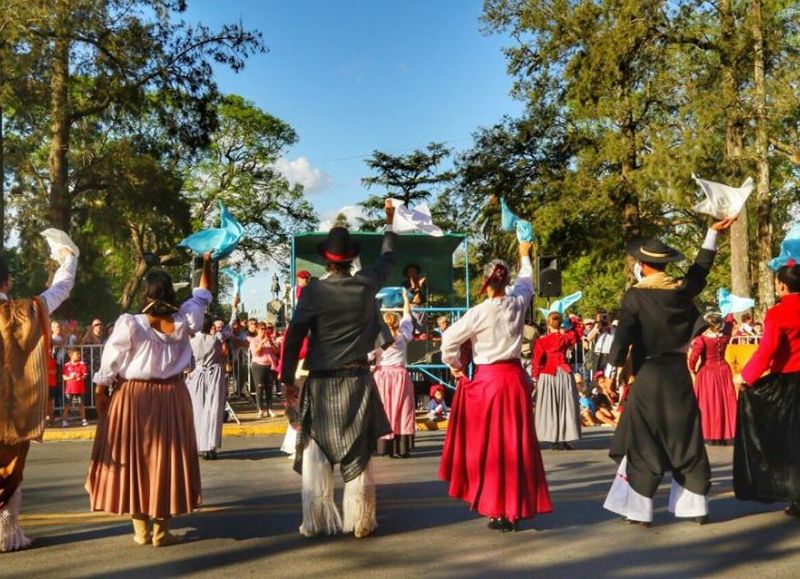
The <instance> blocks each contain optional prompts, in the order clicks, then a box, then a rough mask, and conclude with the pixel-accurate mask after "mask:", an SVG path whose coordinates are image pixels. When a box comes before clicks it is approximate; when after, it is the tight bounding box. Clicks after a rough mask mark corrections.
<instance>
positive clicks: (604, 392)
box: [592, 373, 620, 427]
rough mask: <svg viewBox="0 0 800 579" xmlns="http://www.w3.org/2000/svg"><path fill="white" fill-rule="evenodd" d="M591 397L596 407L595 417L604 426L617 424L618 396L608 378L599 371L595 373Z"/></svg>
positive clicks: (618, 412) (618, 414) (618, 413)
mask: <svg viewBox="0 0 800 579" xmlns="http://www.w3.org/2000/svg"><path fill="white" fill-rule="evenodd" d="M592 399H593V400H594V404H595V406H596V408H597V410H596V411H595V414H594V416H595V418H596V419H597V420H599V421H600V422H601V423H602V424H603V425H605V426H612V427H615V426H617V422H618V421H619V416H620V411H619V408H618V402H619V397H618V396H617V393H616V391H615V390H614V383H613V381H612V380H611V379H610V378H606V377H605V376H604V375H602V374H601V373H597V374H596V375H595V380H594V388H592Z"/></svg>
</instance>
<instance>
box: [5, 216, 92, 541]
mask: <svg viewBox="0 0 800 579" xmlns="http://www.w3.org/2000/svg"><path fill="white" fill-rule="evenodd" d="M59 234H60V235H62V236H63V238H62V239H68V238H67V237H66V235H65V234H63V233H60V232H59ZM48 241H49V242H50V243H51V252H52V253H53V254H54V255H55V256H56V257H58V261H59V268H58V270H57V271H56V273H55V276H54V277H53V283H52V284H51V285H50V287H49V288H48V289H46V290H45V291H44V292H42V293H41V294H40V295H39V296H38V297H35V298H32V299H14V300H11V299H9V297H8V292H9V291H10V290H11V274H10V271H9V269H8V262H7V261H6V258H5V256H4V255H0V347H2V351H3V355H4V365H3V372H2V373H0V553H5V552H7V551H16V550H18V549H25V548H27V547H30V545H31V540H30V539H28V538H27V537H26V536H25V534H24V533H23V532H22V528H21V527H20V526H19V521H18V517H19V512H20V507H21V505H22V489H21V485H22V475H23V471H24V469H25V459H26V458H27V456H28V450H29V448H30V444H31V441H32V440H36V441H41V440H42V433H43V432H44V426H45V414H46V410H47V400H48V384H47V374H48V371H47V356H48V355H49V353H50V344H49V342H48V337H49V335H50V334H49V325H48V324H49V322H48V316H49V314H50V313H51V312H53V311H55V310H56V308H58V306H60V305H61V304H62V303H63V302H64V300H66V299H67V297H68V296H69V293H70V291H71V290H72V286H73V285H74V283H75V270H76V268H77V266H78V259H77V258H78V251H77V248H75V246H74V244H73V243H72V241H69V242H68V243H67V244H65V245H58V246H55V245H54V244H53V242H52V241H51V239H50V238H48ZM73 248H75V249H73Z"/></svg>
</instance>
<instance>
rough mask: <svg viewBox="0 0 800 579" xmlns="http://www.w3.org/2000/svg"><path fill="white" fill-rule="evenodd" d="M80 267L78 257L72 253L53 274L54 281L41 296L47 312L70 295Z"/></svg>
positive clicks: (54, 308) (51, 310) (50, 311)
mask: <svg viewBox="0 0 800 579" xmlns="http://www.w3.org/2000/svg"><path fill="white" fill-rule="evenodd" d="M77 269H78V258H77V257H75V256H74V255H70V256H69V257H67V258H66V259H65V260H64V263H62V264H61V265H60V266H59V267H58V269H57V270H56V273H55V276H53V283H51V284H50V287H49V288H47V289H46V290H44V291H43V292H42V293H41V294H39V297H40V298H41V299H42V302H43V303H44V304H45V306H46V307H47V312H48V313H52V312H54V311H55V310H56V309H57V308H58V306H60V305H61V304H62V303H64V301H65V300H66V299H67V298H68V297H69V292H71V291H72V288H73V286H74V285H75V271H76V270H77Z"/></svg>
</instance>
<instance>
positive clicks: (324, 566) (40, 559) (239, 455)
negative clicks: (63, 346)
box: [0, 429, 800, 578]
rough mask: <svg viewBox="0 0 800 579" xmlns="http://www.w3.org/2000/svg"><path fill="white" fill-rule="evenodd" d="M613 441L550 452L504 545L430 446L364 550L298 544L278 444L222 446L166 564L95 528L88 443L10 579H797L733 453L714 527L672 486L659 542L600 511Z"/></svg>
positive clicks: (795, 532)
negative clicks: (87, 486)
mask: <svg viewBox="0 0 800 579" xmlns="http://www.w3.org/2000/svg"><path fill="white" fill-rule="evenodd" d="M610 435H611V433H610V431H609V430H607V429H590V431H589V432H587V433H586V435H585V438H584V439H583V440H582V441H581V442H580V443H579V444H578V445H577V449H576V450H573V451H569V452H564V451H561V452H557V451H551V450H545V451H543V456H544V460H545V466H546V469H547V476H548V482H549V484H550V490H551V493H552V497H553V503H554V507H555V512H553V513H552V514H548V515H541V516H539V517H537V518H536V519H534V520H532V521H527V522H525V523H524V524H523V526H522V530H521V531H520V532H517V533H506V534H501V533H498V532H497V531H490V530H488V529H487V528H486V520H485V519H481V518H479V517H478V516H476V515H475V514H474V513H471V512H470V511H469V510H468V508H467V506H466V504H464V503H462V502H460V501H456V500H454V499H450V498H448V497H447V496H446V489H445V485H444V483H441V482H440V481H438V480H437V478H436V471H437V467H438V461H439V454H440V452H441V446H442V441H443V438H444V433H443V432H428V433H421V434H420V436H419V440H418V442H419V444H418V448H417V449H416V452H415V454H414V456H413V458H411V459H408V460H392V459H387V458H380V459H376V464H377V470H376V474H377V480H378V484H379V487H378V501H379V503H378V509H379V510H378V521H379V529H378V531H377V533H376V534H375V535H374V536H373V537H370V538H367V539H361V540H357V539H354V538H353V537H352V536H339V537H332V538H327V537H326V538H318V539H304V538H303V537H301V536H300V535H299V534H298V532H297V527H298V525H299V522H300V492H299V486H300V479H299V477H298V476H297V475H296V474H295V473H294V472H293V471H292V469H291V461H289V460H287V458H286V456H285V455H284V454H281V453H280V452H279V450H278V448H279V447H280V443H281V437H279V436H263V437H251V438H226V439H225V441H224V447H223V450H222V452H221V454H220V459H219V460H217V461H215V462H202V463H201V465H202V476H203V499H204V506H203V507H202V509H201V510H200V511H198V512H197V513H195V514H192V515H191V516H185V517H180V518H178V519H175V520H174V528H175V529H176V530H177V532H178V533H181V534H185V538H186V541H185V543H183V544H181V545H177V546H173V547H167V548H161V549H156V548H153V547H140V546H137V545H135V544H134V543H133V541H132V535H131V527H130V522H129V520H127V519H123V518H120V517H113V516H108V515H105V514H101V513H90V512H88V510H87V504H88V501H87V497H86V492H85V491H84V489H83V482H84V477H85V475H86V469H87V463H88V458H89V453H90V449H91V442H90V441H67V442H48V443H46V444H42V445H35V446H34V447H33V448H32V449H31V453H30V457H29V463H28V466H27V469H26V472H25V483H24V485H23V525H24V527H25V529H26V532H27V533H28V535H29V536H31V537H33V538H34V539H35V548H33V549H30V550H28V551H23V552H19V553H9V554H3V555H0V577H49V578H53V577H59V578H60V577H90V576H91V577H112V578H113V577H148V578H155V577H178V576H189V575H191V576H198V577H219V576H223V575H225V576H234V575H235V576H236V577H281V578H283V577H315V576H318V577H325V578H331V577H381V578H384V577H420V576H424V577H534V576H535V577H675V576H678V577H700V576H718V577H748V578H752V577H754V576H758V575H762V576H765V577H798V576H800V521H798V520H795V519H790V518H789V517H786V516H785V515H783V513H782V512H781V509H782V507H783V505H780V504H774V505H763V504H759V503H744V502H740V501H737V500H736V499H735V498H734V497H733V493H732V489H731V454H732V451H731V449H730V448H720V447H713V448H709V455H710V457H711V460H712V466H713V474H714V478H713V488H712V494H711V518H712V522H711V524H709V525H705V526H698V525H696V524H694V523H692V522H688V521H681V520H676V519H674V518H673V517H672V516H671V515H669V514H668V513H667V512H666V501H667V494H668V488H669V480H668V477H667V478H666V479H665V481H664V483H663V485H662V490H661V491H660V492H659V495H658V499H657V506H658V510H657V512H656V517H655V525H654V526H653V527H652V528H649V529H645V528H641V527H638V526H631V525H626V524H625V523H623V522H622V521H621V520H620V519H619V518H618V517H616V516H615V515H613V514H612V513H609V512H607V511H605V510H603V508H602V503H603V499H604V497H605V493H606V491H607V490H608V487H609V485H610V483H611V480H612V477H613V475H614V470H615V468H614V467H615V465H614V464H613V463H612V462H611V461H610V460H609V459H608V457H607V454H606V452H607V448H608V443H609V440H610ZM341 486H342V485H341V480H340V479H339V481H338V494H337V498H338V500H339V501H341ZM340 504H341V503H340Z"/></svg>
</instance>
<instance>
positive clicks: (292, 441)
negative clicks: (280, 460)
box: [281, 424, 297, 460]
mask: <svg viewBox="0 0 800 579" xmlns="http://www.w3.org/2000/svg"><path fill="white" fill-rule="evenodd" d="M296 445H297V431H296V430H295V429H294V428H292V425H291V424H290V425H289V426H287V427H286V436H284V437H283V444H281V452H285V453H286V454H288V455H289V458H290V459H292V460H294V452H295V446H296Z"/></svg>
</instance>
